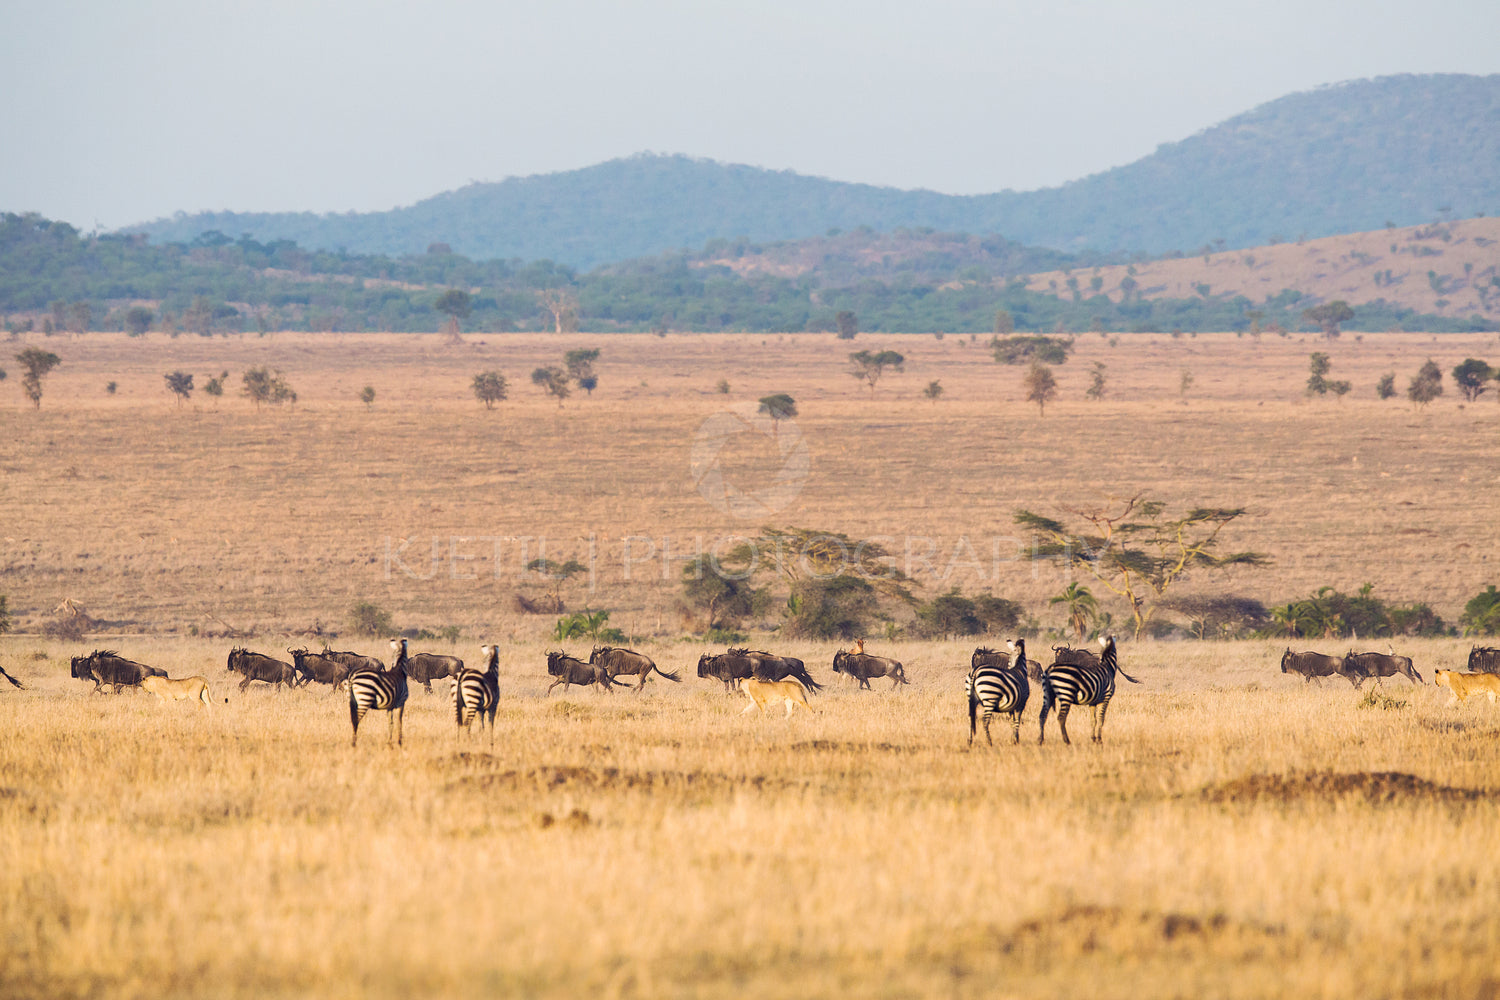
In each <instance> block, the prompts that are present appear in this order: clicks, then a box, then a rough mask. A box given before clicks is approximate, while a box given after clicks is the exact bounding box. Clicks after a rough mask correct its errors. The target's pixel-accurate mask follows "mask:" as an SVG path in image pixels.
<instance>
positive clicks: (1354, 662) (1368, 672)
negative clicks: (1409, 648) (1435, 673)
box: [1344, 650, 1422, 687]
mask: <svg viewBox="0 0 1500 1000" xmlns="http://www.w3.org/2000/svg"><path fill="white" fill-rule="evenodd" d="M1344 673H1346V674H1347V675H1348V676H1349V679H1350V680H1351V681H1353V682H1354V686H1355V687H1359V686H1360V685H1361V684H1362V683H1364V679H1365V678H1366V677H1373V678H1375V683H1376V684H1380V683H1381V679H1382V678H1385V677H1391V676H1393V675H1395V674H1401V675H1402V676H1403V677H1406V678H1407V679H1408V680H1410V681H1411V682H1412V683H1413V684H1421V683H1422V675H1421V674H1419V673H1417V670H1416V668H1415V667H1413V666H1412V664H1411V657H1410V656H1395V655H1390V656H1387V655H1386V654H1385V653H1356V652H1354V651H1352V650H1351V651H1350V652H1348V653H1346V654H1345V655H1344Z"/></svg>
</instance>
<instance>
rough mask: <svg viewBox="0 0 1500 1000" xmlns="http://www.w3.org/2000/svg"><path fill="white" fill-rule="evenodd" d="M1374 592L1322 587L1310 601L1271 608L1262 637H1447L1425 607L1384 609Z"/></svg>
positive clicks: (1371, 588) (1444, 628) (1441, 623)
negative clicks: (1347, 591) (1355, 591)
mask: <svg viewBox="0 0 1500 1000" xmlns="http://www.w3.org/2000/svg"><path fill="white" fill-rule="evenodd" d="M1374 589H1375V587H1374V585H1373V584H1368V583H1367V584H1365V585H1364V586H1363V587H1361V588H1360V589H1359V593H1358V594H1342V593H1339V591H1337V590H1335V589H1334V588H1333V587H1322V588H1320V589H1319V590H1318V592H1317V593H1316V594H1314V595H1313V596H1312V597H1309V598H1306V599H1303V600H1300V601H1289V602H1287V603H1286V604H1283V605H1281V606H1279V607H1275V608H1272V609H1271V620H1272V624H1271V625H1270V626H1268V627H1267V628H1265V629H1264V630H1263V631H1262V634H1264V635H1274V636H1287V637H1291V638H1304V639H1313V638H1352V637H1354V636H1366V637H1369V636H1387V637H1389V636H1398V635H1417V636H1438V635H1446V634H1447V632H1448V626H1447V625H1446V624H1445V623H1444V621H1443V619H1442V618H1440V617H1438V615H1437V614H1436V613H1435V612H1434V611H1433V610H1432V608H1430V607H1428V606H1427V605H1426V604H1421V603H1418V604H1411V605H1388V604H1386V602H1385V601H1383V600H1381V599H1380V598H1378V597H1376V596H1374V594H1373V593H1372V592H1373V591H1374Z"/></svg>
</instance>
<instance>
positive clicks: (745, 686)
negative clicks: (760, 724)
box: [740, 677, 812, 718]
mask: <svg viewBox="0 0 1500 1000" xmlns="http://www.w3.org/2000/svg"><path fill="white" fill-rule="evenodd" d="M740 690H742V691H744V692H745V694H746V695H747V696H749V698H750V704H749V705H746V706H745V711H744V712H741V713H740V714H741V715H745V714H746V713H748V712H753V711H755V710H756V709H757V708H758V709H760V710H761V711H762V712H764V711H765V710H766V702H768V701H770V702H777V701H784V702H786V714H787V718H791V715H792V708H793V707H794V706H796V705H801V706H802V707H803V708H804V709H806V710H807V711H809V712H811V711H812V707H811V706H810V705H808V703H807V689H806V688H804V687H803V686H802V682H801V681H799V680H797V679H796V678H795V677H788V678H786V679H785V680H780V681H760V680H756V679H755V678H754V677H746V678H745V679H744V680H742V681H740Z"/></svg>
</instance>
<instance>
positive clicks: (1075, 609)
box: [1047, 581, 1099, 639]
mask: <svg viewBox="0 0 1500 1000" xmlns="http://www.w3.org/2000/svg"><path fill="white" fill-rule="evenodd" d="M1047 603H1048V604H1061V605H1063V606H1064V608H1065V610H1066V611H1067V612H1068V627H1069V628H1071V629H1073V630H1074V631H1075V632H1077V633H1078V638H1080V639H1083V638H1086V637H1087V636H1088V634H1089V623H1090V622H1093V621H1094V620H1096V619H1097V618H1098V617H1099V602H1098V601H1096V600H1095V599H1094V595H1093V594H1091V593H1089V589H1088V588H1087V587H1084V586H1082V585H1080V584H1079V583H1078V582H1077V581H1074V582H1073V583H1070V584H1068V586H1067V588H1066V589H1064V590H1063V592H1062V593H1061V594H1058V595H1057V596H1056V597H1054V598H1052V599H1051V600H1050V601H1048V602H1047Z"/></svg>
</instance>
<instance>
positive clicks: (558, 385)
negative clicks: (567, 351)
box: [531, 366, 570, 407]
mask: <svg viewBox="0 0 1500 1000" xmlns="http://www.w3.org/2000/svg"><path fill="white" fill-rule="evenodd" d="M531 384H532V385H538V386H541V387H542V389H543V390H544V391H545V392H546V393H547V395H549V396H555V397H557V405H558V406H559V407H561V406H562V405H563V400H565V399H567V398H568V396H569V394H570V390H569V389H568V373H567V372H565V371H563V370H562V369H561V368H557V367H555V366H547V367H544V368H538V369H536V370H535V371H533V372H532V373H531Z"/></svg>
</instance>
